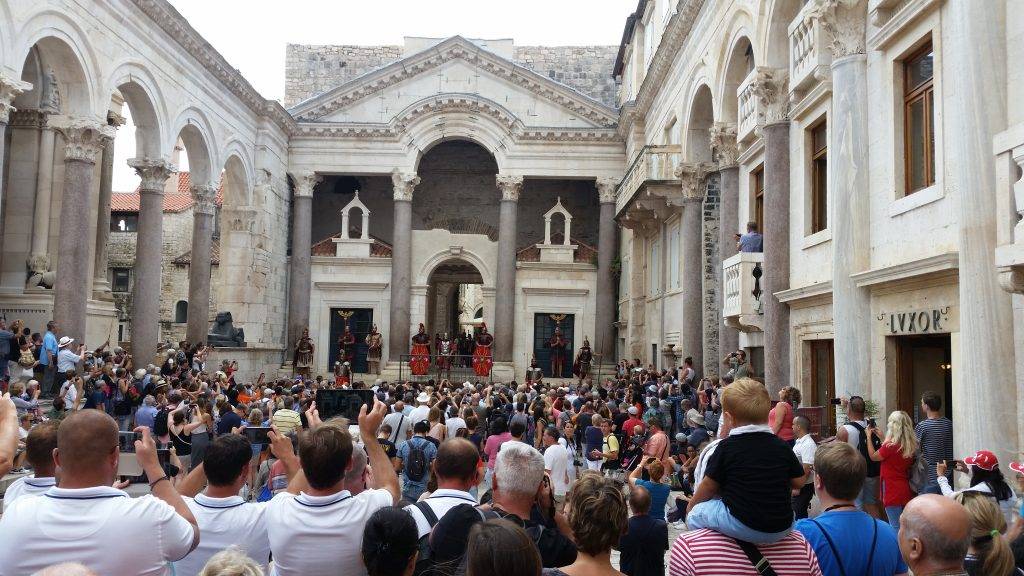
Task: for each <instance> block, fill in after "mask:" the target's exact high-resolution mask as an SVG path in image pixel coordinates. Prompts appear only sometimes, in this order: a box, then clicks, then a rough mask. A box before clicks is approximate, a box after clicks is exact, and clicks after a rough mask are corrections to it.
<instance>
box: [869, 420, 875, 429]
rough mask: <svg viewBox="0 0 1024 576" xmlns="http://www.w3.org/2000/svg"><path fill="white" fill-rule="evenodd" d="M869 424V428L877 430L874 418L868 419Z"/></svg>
mask: <svg viewBox="0 0 1024 576" xmlns="http://www.w3.org/2000/svg"><path fill="white" fill-rule="evenodd" d="M867 423H868V428H875V419H874V418H868V419H867Z"/></svg>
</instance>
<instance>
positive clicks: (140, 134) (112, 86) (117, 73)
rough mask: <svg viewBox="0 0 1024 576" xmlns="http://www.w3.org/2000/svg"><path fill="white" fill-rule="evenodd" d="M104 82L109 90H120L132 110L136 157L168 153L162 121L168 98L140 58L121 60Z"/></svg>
mask: <svg viewBox="0 0 1024 576" xmlns="http://www.w3.org/2000/svg"><path fill="white" fill-rule="evenodd" d="M104 86H106V91H107V92H109V93H113V91H114V90H117V91H118V92H120V93H121V96H122V97H124V100H125V102H126V103H127V104H128V109H129V110H131V114H132V122H133V123H134V124H135V157H136V158H162V157H164V156H166V155H167V154H166V153H165V150H164V149H163V142H165V141H166V135H165V134H164V129H165V125H164V124H163V123H162V122H161V119H162V118H166V116H167V106H166V100H165V99H164V96H163V91H162V90H161V89H160V84H159V83H158V82H157V81H156V79H155V78H154V77H153V75H152V74H151V73H150V72H149V70H147V69H146V68H145V66H144V65H142V64H141V63H139V62H135V61H125V62H122V63H121V64H119V65H118V66H117V67H116V68H115V69H114V71H113V72H112V73H111V74H110V75H109V76H108V79H107V81H106V82H105V83H104Z"/></svg>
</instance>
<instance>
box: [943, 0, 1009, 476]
mask: <svg viewBox="0 0 1024 576" xmlns="http://www.w3.org/2000/svg"><path fill="white" fill-rule="evenodd" d="M1006 4H1007V3H1003V2H996V3H992V4H991V5H989V4H986V9H984V10H978V9H977V7H976V6H971V5H965V4H963V3H960V2H950V3H949V4H948V6H947V8H948V10H949V12H948V17H947V16H946V15H944V17H943V19H944V21H947V22H949V23H950V24H949V29H948V31H944V32H943V36H942V44H943V49H942V53H943V55H944V56H945V57H946V62H945V63H944V64H943V67H942V68H943V71H945V72H947V73H948V74H949V77H950V78H952V79H955V80H953V81H955V82H956V86H957V88H956V90H957V93H956V97H955V98H950V99H948V100H946V102H947V103H948V104H949V109H948V111H947V113H946V114H944V115H943V118H944V122H946V127H947V131H946V134H947V136H946V140H947V142H948V144H947V148H946V150H947V154H946V157H945V162H946V163H947V165H948V164H949V163H951V162H952V163H953V167H952V169H947V170H945V174H946V178H948V179H949V180H948V181H947V182H946V183H945V185H946V186H947V187H948V189H950V190H956V191H957V192H958V194H959V197H960V198H959V204H958V206H957V210H958V213H957V215H958V224H959V260H960V275H959V283H960V335H959V342H960V343H961V350H960V353H959V361H960V366H956V365H954V367H953V370H954V372H953V374H954V375H955V376H954V383H953V401H952V405H953V423H954V427H955V433H954V435H953V442H954V449H955V450H957V451H958V452H956V453H957V454H967V453H969V452H971V451H974V450H977V449H979V448H987V449H989V450H992V451H993V452H995V453H996V455H997V456H998V457H999V459H1000V461H1001V462H1006V459H1007V458H1011V457H1012V458H1013V459H1015V460H1019V456H1020V453H1019V452H1018V450H1020V446H1018V441H1017V438H1018V437H1017V422H1018V421H1019V420H1020V414H1019V410H1020V407H1019V406H1018V405H1017V403H1016V402H1015V400H1016V399H1017V398H1019V397H1018V396H1017V391H1016V387H1015V386H1014V381H1015V378H1014V362H1013V360H1012V359H1013V357H1014V352H1015V350H1014V341H1013V340H1014V339H1013V337H1012V334H1013V317H1012V308H1011V302H1010V295H1009V294H1008V293H1006V292H1004V291H1003V290H1001V289H1000V287H999V283H998V273H997V271H996V269H995V247H996V228H997V214H999V217H1001V218H1002V217H1005V216H1004V215H1005V214H1006V212H1005V210H1012V208H1010V207H1009V206H1007V204H1006V203H1005V202H1004V201H1001V199H999V198H998V195H997V194H996V192H995V191H996V190H997V180H996V163H995V162H994V158H993V145H992V142H993V136H995V135H996V134H997V133H999V132H1000V131H1001V130H1004V129H1005V127H1006V121H1007V110H1006V103H1007V100H1008V99H1007V97H1006V90H1007V76H1006V74H1007V72H1006V70H1007V67H1006V58H1007V54H1006V52H1005V45H1004V42H1005V40H1001V39H1000V36H1001V34H998V33H994V32H995V31H1000V30H1004V29H1005V28H1006V27H1007V25H1008V23H1007V22H1008V18H1007V15H1006V14H1005V12H1004V10H1005V9H1006ZM1010 100H1012V99H1010ZM940 178H941V176H940ZM997 202H998V204H997ZM1000 212H1001V213H1000ZM953 342H954V344H953V345H954V346H956V342H957V341H956V340H955V339H954V341H953ZM953 354H954V358H956V357H957V356H956V355H957V352H954V353H953ZM1017 354H1018V357H1019V354H1020V349H1019V348H1018V349H1017ZM957 375H958V376H959V378H957ZM975 383H984V384H982V385H975Z"/></svg>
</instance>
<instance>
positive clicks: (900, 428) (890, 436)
mask: <svg viewBox="0 0 1024 576" xmlns="http://www.w3.org/2000/svg"><path fill="white" fill-rule="evenodd" d="M885 443H887V444H895V445H897V446H899V447H900V454H902V455H903V457H904V458H913V457H914V453H915V452H917V435H916V434H915V433H914V422H913V421H911V419H910V416H908V415H907V413H906V412H904V411H903V410H894V411H893V412H892V413H891V414H889V420H888V423H887V424H886V432H885Z"/></svg>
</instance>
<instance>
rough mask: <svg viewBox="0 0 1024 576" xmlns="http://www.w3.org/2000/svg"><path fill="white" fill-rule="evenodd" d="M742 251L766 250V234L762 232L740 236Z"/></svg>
mask: <svg viewBox="0 0 1024 576" xmlns="http://www.w3.org/2000/svg"><path fill="white" fill-rule="evenodd" d="M740 252H764V236H762V235H761V233H760V232H747V233H746V234H744V235H743V236H740Z"/></svg>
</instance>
